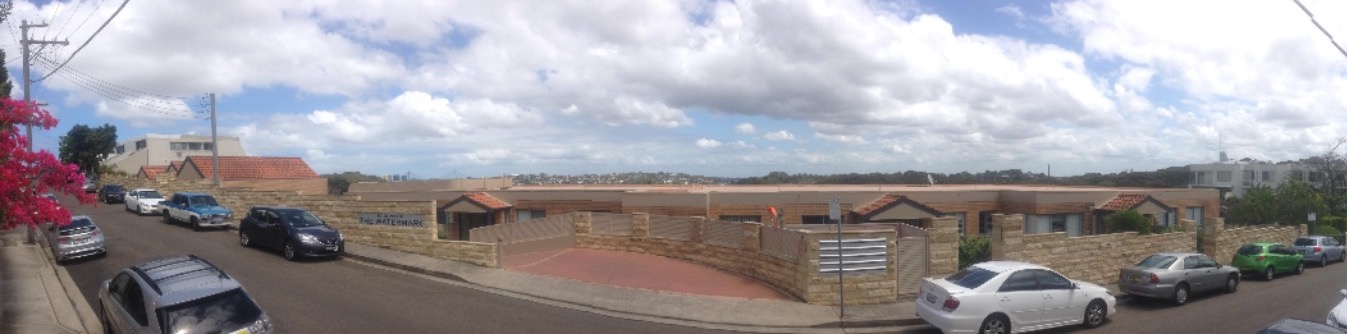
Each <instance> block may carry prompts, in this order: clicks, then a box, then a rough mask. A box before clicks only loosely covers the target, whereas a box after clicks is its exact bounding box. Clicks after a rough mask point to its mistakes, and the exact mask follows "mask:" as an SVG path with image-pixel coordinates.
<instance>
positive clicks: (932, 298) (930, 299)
mask: <svg viewBox="0 0 1347 334" xmlns="http://www.w3.org/2000/svg"><path fill="white" fill-rule="evenodd" d="M926 302H928V303H932V304H934V303H935V295H934V294H931V293H926Z"/></svg>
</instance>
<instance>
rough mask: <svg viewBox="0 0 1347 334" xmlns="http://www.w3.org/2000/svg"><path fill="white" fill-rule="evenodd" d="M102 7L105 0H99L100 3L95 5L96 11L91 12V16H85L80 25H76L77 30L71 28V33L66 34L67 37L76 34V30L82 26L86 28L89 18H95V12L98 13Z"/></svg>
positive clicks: (77, 30)
mask: <svg viewBox="0 0 1347 334" xmlns="http://www.w3.org/2000/svg"><path fill="white" fill-rule="evenodd" d="M102 7H103V0H98V4H96V5H94V11H93V12H92V13H89V16H85V17H84V21H80V25H78V26H75V30H71V31H70V35H68V36H66V38H70V36H74V35H75V33H76V32H79V31H80V28H84V24H85V23H89V19H91V18H93V17H94V14H97V13H98V9H99V8H102Z"/></svg>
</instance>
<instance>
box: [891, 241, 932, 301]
mask: <svg viewBox="0 0 1347 334" xmlns="http://www.w3.org/2000/svg"><path fill="white" fill-rule="evenodd" d="M894 229H896V230H898V297H899V298H905V297H915V296H916V295H917V291H918V290H920V289H921V280H922V278H925V277H926V275H927V274H928V273H929V272H930V270H931V257H930V254H931V252H930V245H929V244H928V242H929V241H930V239H927V237H926V235H927V234H926V230H924V229H922V228H920V227H916V226H912V225H908V224H894Z"/></svg>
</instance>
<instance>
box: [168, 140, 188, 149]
mask: <svg viewBox="0 0 1347 334" xmlns="http://www.w3.org/2000/svg"><path fill="white" fill-rule="evenodd" d="M168 149H170V150H174V151H182V150H186V149H187V143H181V142H170V143H168Z"/></svg>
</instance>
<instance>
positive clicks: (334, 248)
mask: <svg viewBox="0 0 1347 334" xmlns="http://www.w3.org/2000/svg"><path fill="white" fill-rule="evenodd" d="M327 250H330V251H336V250H337V246H327Z"/></svg>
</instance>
